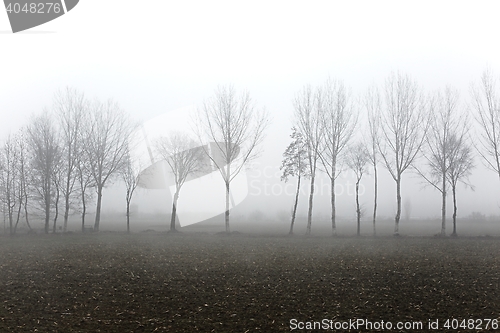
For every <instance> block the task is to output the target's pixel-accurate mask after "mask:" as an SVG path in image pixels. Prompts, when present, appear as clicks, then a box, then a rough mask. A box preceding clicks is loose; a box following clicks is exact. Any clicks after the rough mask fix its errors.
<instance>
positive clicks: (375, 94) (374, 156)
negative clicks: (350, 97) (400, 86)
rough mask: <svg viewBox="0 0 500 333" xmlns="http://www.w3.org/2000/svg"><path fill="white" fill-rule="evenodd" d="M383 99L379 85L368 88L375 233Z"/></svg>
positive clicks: (374, 228) (369, 147)
mask: <svg viewBox="0 0 500 333" xmlns="http://www.w3.org/2000/svg"><path fill="white" fill-rule="evenodd" d="M381 107H382V105H381V100H380V93H379V91H378V89H377V87H375V86H374V87H372V88H370V90H368V93H367V94H366V96H365V108H366V111H367V119H368V132H369V134H370V135H369V136H367V137H365V138H366V146H367V147H368V149H367V152H368V159H369V161H370V163H371V165H372V166H373V188H374V189H373V190H374V191H373V192H374V195H373V218H372V223H373V235H374V236H375V235H376V234H377V228H376V220H377V205H378V201H377V200H378V170H377V166H378V155H379V153H378V140H379V139H380V137H379V135H380V130H379V129H380V113H381Z"/></svg>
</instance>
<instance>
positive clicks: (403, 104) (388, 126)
mask: <svg viewBox="0 0 500 333" xmlns="http://www.w3.org/2000/svg"><path fill="white" fill-rule="evenodd" d="M428 118H429V117H428V113H427V112H426V108H425V103H424V100H423V98H422V95H421V93H420V88H419V87H418V85H417V83H416V82H415V81H413V80H412V79H411V78H410V77H409V76H408V75H404V74H401V73H397V74H395V73H392V74H391V75H390V76H389V78H388V79H387V80H386V83H385V105H384V109H383V112H382V115H381V125H382V126H381V140H379V141H378V143H377V144H378V146H379V152H380V155H381V156H382V160H383V162H384V164H385V167H386V168H387V170H388V171H389V173H390V174H391V176H392V178H393V180H394V182H395V183H396V203H397V211H396V216H395V218H394V235H399V220H400V218H401V181H402V175H403V173H404V172H405V171H406V170H407V169H408V168H409V167H410V166H411V165H412V163H413V161H414V160H415V158H416V157H417V154H418V153H419V152H420V149H421V148H422V145H423V144H424V142H425V137H426V134H427V129H428V127H429V120H428Z"/></svg>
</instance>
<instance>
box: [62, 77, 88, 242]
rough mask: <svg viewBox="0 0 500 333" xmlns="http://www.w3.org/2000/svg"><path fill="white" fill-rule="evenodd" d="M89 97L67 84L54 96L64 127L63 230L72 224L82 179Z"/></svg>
mask: <svg viewBox="0 0 500 333" xmlns="http://www.w3.org/2000/svg"><path fill="white" fill-rule="evenodd" d="M88 107H89V104H88V101H87V100H86V99H85V97H84V95H83V93H80V92H78V91H77V90H76V89H73V88H69V87H67V88H66V89H65V90H64V91H59V92H57V94H56V95H55V98H54V110H55V112H56V114H57V117H58V120H59V127H60V129H61V130H60V131H61V141H62V145H61V150H62V151H61V155H62V157H61V162H62V170H61V172H62V173H63V176H62V178H61V184H60V187H59V188H60V191H61V193H62V195H63V199H64V225H63V231H64V232H66V229H67V227H68V218H69V211H70V209H71V199H72V198H73V197H74V194H75V189H76V187H75V185H76V184H77V182H78V170H77V164H78V158H79V155H80V154H82V152H83V147H82V135H81V131H82V130H83V121H84V119H85V118H84V115H85V113H86V112H87V111H88Z"/></svg>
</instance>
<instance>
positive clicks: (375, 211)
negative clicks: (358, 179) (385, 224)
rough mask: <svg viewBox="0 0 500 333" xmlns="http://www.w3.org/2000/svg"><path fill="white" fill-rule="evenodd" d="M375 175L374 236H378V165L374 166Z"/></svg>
mask: <svg viewBox="0 0 500 333" xmlns="http://www.w3.org/2000/svg"><path fill="white" fill-rule="evenodd" d="M373 173H374V176H375V199H374V202H373V236H375V235H376V234H377V231H376V228H375V220H376V219H377V194H378V193H377V191H378V189H377V187H378V179H377V164H373Z"/></svg>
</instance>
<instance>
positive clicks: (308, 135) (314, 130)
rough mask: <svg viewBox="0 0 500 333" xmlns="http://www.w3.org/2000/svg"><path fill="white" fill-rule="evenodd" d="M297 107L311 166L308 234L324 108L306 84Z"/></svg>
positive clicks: (297, 118) (295, 104)
mask: <svg viewBox="0 0 500 333" xmlns="http://www.w3.org/2000/svg"><path fill="white" fill-rule="evenodd" d="M293 106H294V109H295V113H294V116H295V124H296V126H297V128H298V130H299V131H300V133H302V135H303V136H304V140H305V144H306V147H307V162H308V166H309V172H308V173H309V177H310V178H309V179H310V189H309V203H308V210H307V230H306V234H307V235H309V234H310V233H311V224H312V213H313V198H314V186H315V183H314V182H315V179H316V170H317V167H318V160H319V159H320V153H321V149H322V143H323V136H324V134H323V125H324V122H323V121H322V120H323V117H322V114H321V112H322V109H320V108H319V107H318V105H317V103H316V102H315V96H314V93H313V90H312V88H311V86H305V87H304V88H303V89H302V91H300V92H299V93H298V94H297V95H296V96H295V99H294V100H293Z"/></svg>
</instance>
